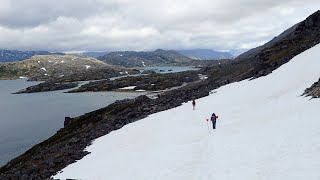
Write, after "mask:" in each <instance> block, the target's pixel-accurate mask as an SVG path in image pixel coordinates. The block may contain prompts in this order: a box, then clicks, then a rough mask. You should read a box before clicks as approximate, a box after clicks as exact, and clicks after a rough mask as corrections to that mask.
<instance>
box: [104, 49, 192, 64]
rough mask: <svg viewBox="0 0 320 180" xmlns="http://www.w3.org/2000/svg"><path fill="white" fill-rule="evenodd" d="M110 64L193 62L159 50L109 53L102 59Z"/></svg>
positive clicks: (172, 52)
mask: <svg viewBox="0 0 320 180" xmlns="http://www.w3.org/2000/svg"><path fill="white" fill-rule="evenodd" d="M99 59H100V60H103V61H105V62H107V63H109V64H113V65H118V66H124V67H143V66H163V65H183V64H185V63H189V62H191V61H192V59H191V58H189V57H186V56H183V55H181V54H179V53H178V52H176V51H173V50H162V49H158V50H155V51H151V52H144V51H143V52H136V51H118V52H112V53H109V54H107V55H105V56H103V57H101V58H99Z"/></svg>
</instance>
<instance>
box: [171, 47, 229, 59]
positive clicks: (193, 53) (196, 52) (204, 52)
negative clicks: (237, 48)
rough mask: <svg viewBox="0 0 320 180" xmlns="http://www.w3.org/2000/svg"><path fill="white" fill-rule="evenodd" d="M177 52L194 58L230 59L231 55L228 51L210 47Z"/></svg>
mask: <svg viewBox="0 0 320 180" xmlns="http://www.w3.org/2000/svg"><path fill="white" fill-rule="evenodd" d="M177 52H178V53H180V54H182V55H184V56H187V57H189V58H191V59H196V60H221V59H232V58H233V55H232V54H230V53H228V52H220V51H214V50H210V49H188V50H177Z"/></svg>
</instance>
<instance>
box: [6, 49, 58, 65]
mask: <svg viewBox="0 0 320 180" xmlns="http://www.w3.org/2000/svg"><path fill="white" fill-rule="evenodd" d="M53 54H58V55H63V53H51V52H49V51H18V50H0V62H13V61H21V60H25V59H29V58H31V57H32V56H34V55H53Z"/></svg>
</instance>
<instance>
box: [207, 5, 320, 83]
mask: <svg viewBox="0 0 320 180" xmlns="http://www.w3.org/2000/svg"><path fill="white" fill-rule="evenodd" d="M319 43H320V11H317V12H315V13H313V14H312V15H310V16H309V17H307V18H306V19H305V20H304V21H302V22H300V23H298V24H296V25H294V26H293V27H291V28H290V29H288V30H286V31H284V32H283V33H282V34H280V35H279V36H277V37H276V38H274V39H273V40H271V41H269V42H268V43H266V44H264V45H263V46H260V47H257V48H254V49H252V50H249V51H247V52H245V53H243V54H242V55H240V56H239V57H238V58H236V59H235V61H234V62H232V63H229V64H225V65H223V66H218V67H217V66H212V67H207V68H204V69H203V71H204V72H203V73H207V74H209V75H211V76H209V79H211V80H212V81H219V82H223V83H228V82H234V81H240V80H243V79H247V78H257V77H260V76H265V75H267V74H269V73H271V72H272V71H273V70H274V69H276V68H278V67H280V66H281V65H282V64H284V63H286V62H288V61H290V60H291V59H292V58H293V57H294V56H296V55H298V54H300V53H301V52H303V51H305V50H307V49H309V48H311V47H313V46H315V45H316V44H319ZM221 77H223V78H221Z"/></svg>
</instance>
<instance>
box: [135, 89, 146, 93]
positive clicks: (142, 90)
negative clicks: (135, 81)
mask: <svg viewBox="0 0 320 180" xmlns="http://www.w3.org/2000/svg"><path fill="white" fill-rule="evenodd" d="M136 91H137V92H144V91H146V90H144V89H138V90H136Z"/></svg>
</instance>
